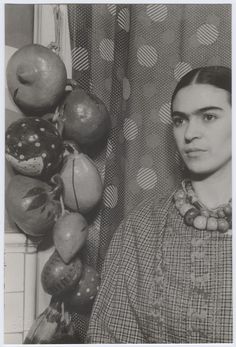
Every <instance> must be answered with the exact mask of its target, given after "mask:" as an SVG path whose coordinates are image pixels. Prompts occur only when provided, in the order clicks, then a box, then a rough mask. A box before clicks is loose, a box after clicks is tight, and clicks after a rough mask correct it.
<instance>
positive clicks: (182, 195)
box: [174, 189, 186, 201]
mask: <svg viewBox="0 0 236 347" xmlns="http://www.w3.org/2000/svg"><path fill="white" fill-rule="evenodd" d="M185 195H186V194H185V192H184V191H183V190H182V189H179V190H177V192H176V193H175V194H174V200H175V201H177V200H179V199H185Z"/></svg>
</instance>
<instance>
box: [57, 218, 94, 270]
mask: <svg viewBox="0 0 236 347" xmlns="http://www.w3.org/2000/svg"><path fill="white" fill-rule="evenodd" d="M87 236H88V223H87V221H86V219H85V218H84V217H83V216H82V215H81V214H80V213H69V212H66V213H65V214H64V215H62V216H61V217H59V218H58V220H57V221H56V224H55V225H54V228H53V241H54V245H55V247H56V249H57V251H58V253H59V254H60V256H61V258H62V259H63V261H64V262H65V263H66V264H68V263H69V262H70V261H71V259H72V258H73V257H74V256H75V254H76V253H77V252H78V251H79V250H80V249H81V248H82V247H83V245H84V243H85V241H86V239H87Z"/></svg>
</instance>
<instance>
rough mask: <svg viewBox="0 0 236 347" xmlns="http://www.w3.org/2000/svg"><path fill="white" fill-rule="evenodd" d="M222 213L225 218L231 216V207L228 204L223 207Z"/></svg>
mask: <svg viewBox="0 0 236 347" xmlns="http://www.w3.org/2000/svg"><path fill="white" fill-rule="evenodd" d="M224 212H225V214H226V216H230V215H231V214H232V207H231V206H230V204H228V205H226V206H225V207H224Z"/></svg>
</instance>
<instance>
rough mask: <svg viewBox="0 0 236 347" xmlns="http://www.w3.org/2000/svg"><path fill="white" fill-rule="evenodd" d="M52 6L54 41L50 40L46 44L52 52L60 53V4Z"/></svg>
mask: <svg viewBox="0 0 236 347" xmlns="http://www.w3.org/2000/svg"><path fill="white" fill-rule="evenodd" d="M52 6H53V17H54V27H55V29H54V31H55V41H53V42H51V43H50V44H49V45H48V48H50V49H51V50H52V51H53V52H54V53H56V54H58V55H60V50H61V26H62V14H61V9H60V5H52Z"/></svg>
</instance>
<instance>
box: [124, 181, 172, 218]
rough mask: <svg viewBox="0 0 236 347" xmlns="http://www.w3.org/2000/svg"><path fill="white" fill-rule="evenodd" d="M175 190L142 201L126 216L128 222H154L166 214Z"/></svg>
mask: <svg viewBox="0 0 236 347" xmlns="http://www.w3.org/2000/svg"><path fill="white" fill-rule="evenodd" d="M175 191H176V188H173V189H172V190H168V192H167V193H165V194H160V195H158V194H155V195H153V196H152V197H147V198H145V199H143V200H142V201H141V202H140V203H139V204H138V205H137V206H136V207H135V208H133V209H132V210H131V212H130V213H129V215H128V216H127V220H128V221H132V222H136V223H135V224H137V223H140V221H141V220H144V219H149V220H154V221H156V220H157V219H159V218H161V217H162V216H164V215H166V214H167V213H168V210H169V208H170V206H171V204H172V201H173V195H174V193H175Z"/></svg>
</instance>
